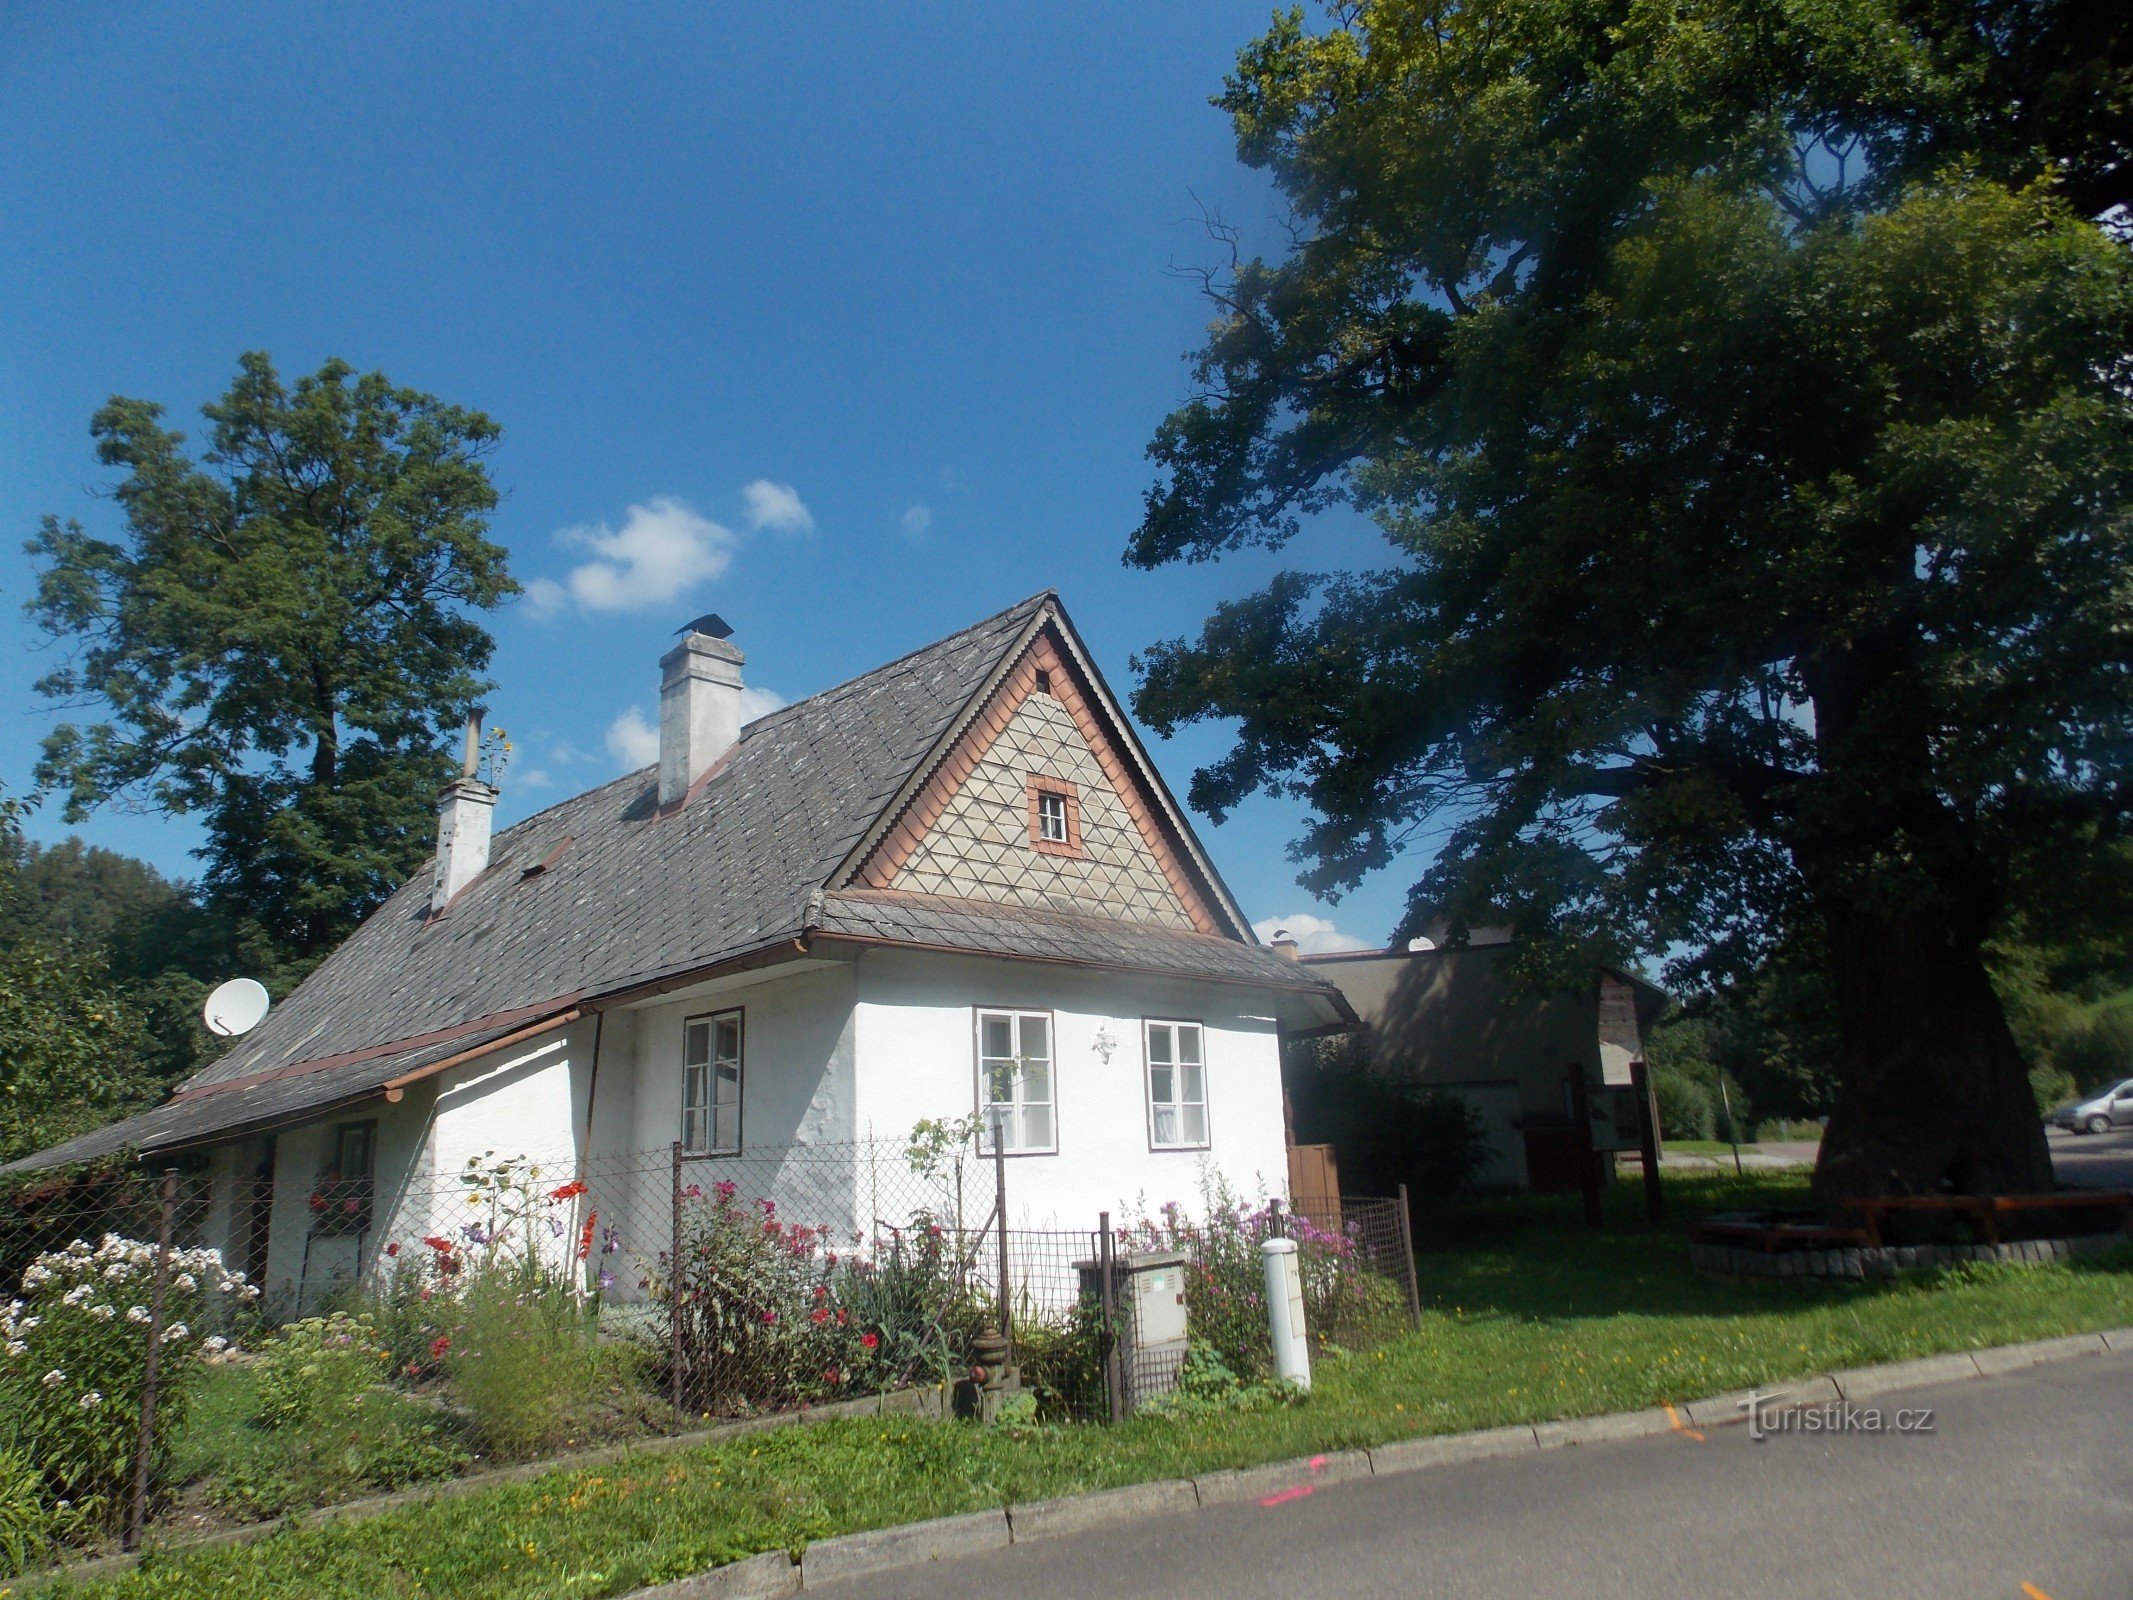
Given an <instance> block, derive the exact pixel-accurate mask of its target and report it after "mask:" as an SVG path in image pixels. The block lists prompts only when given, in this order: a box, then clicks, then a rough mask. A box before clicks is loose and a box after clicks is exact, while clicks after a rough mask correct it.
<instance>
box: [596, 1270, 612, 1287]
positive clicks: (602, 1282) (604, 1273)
mask: <svg viewBox="0 0 2133 1600" xmlns="http://www.w3.org/2000/svg"><path fill="white" fill-rule="evenodd" d="M597 1281H598V1283H599V1286H600V1287H601V1288H603V1289H612V1288H613V1287H614V1286H615V1275H614V1274H613V1273H612V1272H609V1271H608V1270H607V1268H605V1267H602V1268H601V1269H600V1276H599V1278H598V1280H597Z"/></svg>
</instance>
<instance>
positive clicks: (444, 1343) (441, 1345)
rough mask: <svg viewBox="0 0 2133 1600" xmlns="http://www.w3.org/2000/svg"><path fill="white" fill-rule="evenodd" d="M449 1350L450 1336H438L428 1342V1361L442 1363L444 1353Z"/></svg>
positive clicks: (441, 1334) (446, 1334) (450, 1345)
mask: <svg viewBox="0 0 2133 1600" xmlns="http://www.w3.org/2000/svg"><path fill="white" fill-rule="evenodd" d="M451 1348H452V1336H451V1335H450V1334H448V1333H440V1334H438V1335H437V1337H436V1338H434V1339H432V1340H431V1341H430V1359H431V1360H432V1361H442V1360H443V1359H444V1353H445V1351H447V1350H449V1349H451Z"/></svg>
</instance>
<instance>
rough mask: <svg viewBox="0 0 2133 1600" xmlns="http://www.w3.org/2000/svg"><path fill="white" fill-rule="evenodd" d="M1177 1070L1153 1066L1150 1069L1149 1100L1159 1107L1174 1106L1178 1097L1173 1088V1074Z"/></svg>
mask: <svg viewBox="0 0 2133 1600" xmlns="http://www.w3.org/2000/svg"><path fill="white" fill-rule="evenodd" d="M1174 1070H1175V1069H1173V1068H1171V1067H1167V1066H1152V1067H1150V1068H1149V1069H1148V1098H1149V1099H1150V1100H1153V1101H1154V1102H1155V1103H1156V1104H1157V1105H1159V1106H1167V1105H1173V1104H1175V1103H1176V1101H1177V1098H1178V1097H1177V1095H1176V1093H1175V1092H1174V1091H1173V1089H1172V1087H1171V1074H1172V1072H1173V1071H1174Z"/></svg>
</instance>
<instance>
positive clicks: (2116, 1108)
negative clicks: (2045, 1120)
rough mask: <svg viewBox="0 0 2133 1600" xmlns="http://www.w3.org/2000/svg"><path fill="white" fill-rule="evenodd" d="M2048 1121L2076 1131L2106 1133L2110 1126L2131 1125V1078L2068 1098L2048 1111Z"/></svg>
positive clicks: (2132, 1086)
mask: <svg viewBox="0 0 2133 1600" xmlns="http://www.w3.org/2000/svg"><path fill="white" fill-rule="evenodd" d="M2051 1120H2052V1121H2053V1122H2054V1123H2056V1124H2057V1125H2058V1126H2060V1127H2062V1128H2071V1129H2073V1130H2074V1132H2076V1133H2109V1132H2110V1131H2111V1130H2112V1129H2113V1128H2124V1127H2133V1078H2128V1079H2126V1080H2125V1082H2123V1083H2114V1084H2110V1085H2107V1086H2106V1087H2104V1088H2102V1089H2099V1090H2097V1091H2096V1092H2095V1093H2094V1094H2092V1095H2089V1096H2087V1097H2085V1098H2083V1099H2080V1100H2072V1101H2069V1102H2068V1103H2067V1104H2065V1105H2063V1106H2061V1107H2060V1108H2059V1109H2058V1110H2057V1111H2054V1112H2053V1113H2052V1114H2051Z"/></svg>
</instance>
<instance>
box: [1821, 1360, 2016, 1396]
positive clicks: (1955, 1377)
mask: <svg viewBox="0 0 2133 1600" xmlns="http://www.w3.org/2000/svg"><path fill="white" fill-rule="evenodd" d="M1980 1376H1982V1374H1981V1373H1979V1371H1978V1369H1977V1363H1976V1362H1975V1361H1973V1360H1971V1359H1970V1352H1969V1351H1967V1350H1959V1351H1957V1352H1955V1353H1954V1354H1953V1355H1945V1356H1922V1357H1920V1358H1919V1359H1918V1360H1916V1361H1895V1362H1891V1363H1890V1364H1889V1365H1887V1366H1885V1367H1857V1368H1854V1369H1853V1370H1852V1371H1850V1372H1840V1373H1838V1374H1836V1380H1837V1388H1838V1390H1839V1391H1840V1392H1841V1393H1842V1395H1843V1397H1844V1398H1845V1399H1846V1400H1865V1399H1869V1398H1871V1397H1872V1396H1874V1395H1877V1394H1893V1393H1894V1392H1895V1391H1897V1390H1899V1389H1917V1388H1921V1387H1923V1386H1924V1385H1926V1384H1929V1383H1959V1382H1961V1381H1962V1380H1963V1379H1965V1378H1976V1377H1980Z"/></svg>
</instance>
